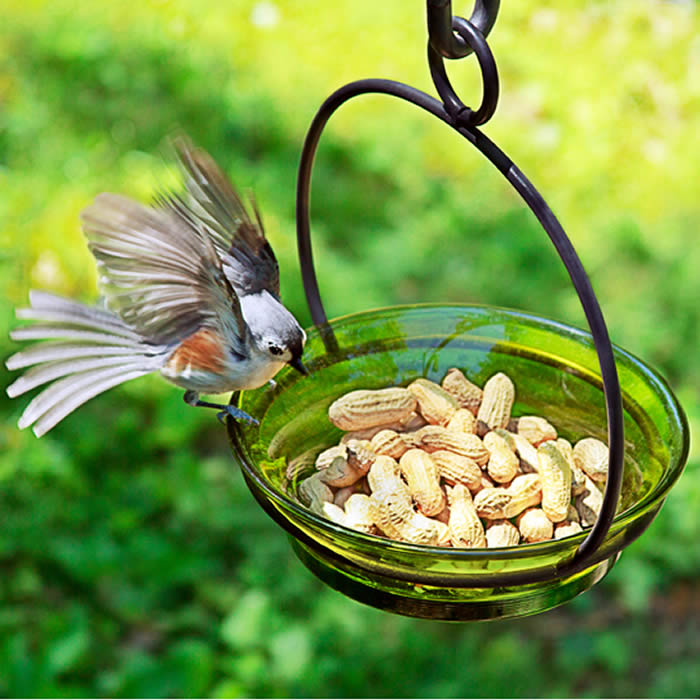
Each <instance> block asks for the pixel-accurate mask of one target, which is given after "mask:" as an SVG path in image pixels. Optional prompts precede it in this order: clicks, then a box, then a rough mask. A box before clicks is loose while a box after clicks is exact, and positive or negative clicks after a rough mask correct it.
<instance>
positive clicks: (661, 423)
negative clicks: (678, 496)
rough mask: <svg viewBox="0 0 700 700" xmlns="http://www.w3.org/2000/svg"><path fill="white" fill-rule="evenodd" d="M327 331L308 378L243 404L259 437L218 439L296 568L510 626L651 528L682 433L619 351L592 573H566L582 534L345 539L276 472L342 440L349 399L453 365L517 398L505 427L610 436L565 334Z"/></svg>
mask: <svg viewBox="0 0 700 700" xmlns="http://www.w3.org/2000/svg"><path fill="white" fill-rule="evenodd" d="M329 328H330V329H332V333H330V332H329ZM329 328H322V329H312V330H311V331H310V332H309V337H308V341H307V345H306V349H305V351H304V362H305V364H306V366H307V367H308V369H309V371H310V375H309V376H308V377H302V376H301V375H299V374H298V373H296V372H294V371H293V370H283V371H282V372H281V373H280V374H279V375H278V378H277V385H276V386H275V387H268V386H266V387H264V388H262V389H258V390H256V391H251V392H244V393H243V394H241V395H240V397H239V401H238V405H239V406H240V407H241V408H242V409H243V410H245V411H246V412H247V413H249V414H250V415H252V416H255V417H256V418H257V419H258V420H259V421H260V425H259V426H250V425H241V424H238V423H235V422H234V421H229V435H230V438H231V444H232V448H233V452H234V454H235V456H236V458H237V460H238V461H239V462H240V464H241V466H242V469H243V475H244V477H245V480H246V482H247V484H248V486H249V487H250V490H251V492H252V493H253V495H254V496H255V498H256V499H257V500H258V502H259V503H260V504H261V505H262V506H263V508H264V509H265V511H266V512H267V513H268V514H269V515H270V516H271V517H272V518H273V519H274V520H275V521H276V522H277V523H279V524H280V525H281V526H282V527H283V528H284V529H285V530H286V531H287V532H288V533H289V534H290V537H291V541H292V546H293V548H294V551H295V552H296V553H297V555H298V556H299V558H300V559H301V561H302V562H303V563H304V564H305V565H306V566H307V567H308V568H309V569H310V570H311V571H312V572H313V573H314V574H316V575H317V576H318V577H319V578H321V579H322V580H323V581H325V582H326V583H328V584H329V585H331V586H332V587H333V588H335V589H337V590H339V591H342V592H343V593H345V594H346V595H348V596H350V597H351V598H354V599H356V600H359V601H361V602H364V603H367V604H369V605H372V606H374V607H377V608H381V609H383V610H388V611H392V612H396V613H401V614H405V615H411V616H414V617H423V618H433V619H443V620H478V619H490V618H504V617H514V616H519V615H528V614H532V613H536V612H542V611H544V610H547V609H549V608H552V607H554V606H556V605H559V604H561V603H564V602H566V601H567V600H570V599H571V598H573V597H574V596H576V595H577V594H579V593H581V592H582V591H584V590H586V589H588V588H590V587H591V586H592V585H593V584H594V583H596V582H597V581H599V580H600V579H601V578H602V577H603V576H604V575H605V574H606V573H607V572H608V571H609V570H610V568H611V567H612V565H613V563H614V562H615V561H616V559H617V557H618V556H619V553H620V551H621V550H622V549H623V548H624V547H625V546H626V545H627V544H629V543H630V542H632V541H633V540H634V539H636V538H637V537H638V536H639V535H640V534H641V533H642V532H643V531H644V530H645V529H646V528H647V527H648V526H649V524H650V523H651V521H652V520H653V519H654V517H655V516H656V514H657V513H658V512H659V509H660V508H661V505H662V503H663V501H664V498H665V497H666V494H667V493H668V491H669V489H670V488H671V486H672V485H673V484H674V483H675V481H676V480H677V479H678V477H679V476H680V474H681V472H682V470H683V467H684V465H685V460H686V457H687V452H688V442H689V438H688V427H687V421H686V419H685V416H684V414H683V411H682V409H681V407H680V406H679V404H678V402H677V400H676V398H675V397H674V396H673V394H672V393H671V391H670V389H669V388H668V386H667V385H666V383H665V381H664V380H663V379H662V378H661V377H660V376H659V375H658V374H657V373H656V372H655V371H654V370H652V369H650V368H649V367H648V366H647V365H645V364H644V363H643V362H641V361H640V360H638V359H637V358H635V357H633V356H632V355H630V354H629V353H627V352H625V351H624V350H621V349H620V348H615V349H614V350H615V358H616V363H617V370H618V374H619V378H620V384H621V388H622V396H623V404H624V423H625V466H624V483H623V487H622V495H621V499H620V503H619V506H618V513H617V515H616V517H615V520H614V522H613V524H612V526H611V528H610V531H609V532H608V534H607V536H606V538H605V540H604V542H603V544H602V546H601V547H600V548H599V550H598V551H597V552H596V553H595V556H594V557H593V559H592V560H591V561H590V563H589V565H587V568H585V569H583V570H581V571H578V572H576V573H574V574H568V575H563V574H562V573H561V570H562V568H564V567H565V566H566V563H567V562H568V561H569V560H570V559H571V558H572V557H573V556H574V554H575V552H576V549H577V548H578V546H579V545H580V544H581V542H582V541H583V539H584V537H585V534H586V532H587V531H586V532H584V533H582V534H578V535H573V536H571V537H567V538H564V539H561V540H554V541H549V542H542V543H537V544H526V545H518V546H516V547H503V548H499V549H450V548H443V547H432V546H424V545H414V544H407V543H401V542H393V541H390V540H387V539H385V538H382V537H376V536H372V535H365V534H362V533H359V532H356V531H354V530H350V529H347V528H345V527H342V526H340V525H337V524H335V523H333V522H331V521H329V520H326V519H325V518H323V517H321V516H318V515H315V514H314V513H312V512H310V511H309V510H308V509H307V508H306V507H304V506H303V505H301V504H300V503H299V502H298V501H297V500H296V498H295V495H294V494H295V489H296V486H297V483H298V480H299V479H300V478H303V477H304V476H305V475H306V474H305V473H304V472H303V471H302V472H301V474H297V475H296V476H292V477H291V478H288V477H287V466H288V464H289V463H290V462H291V461H292V460H295V459H296V458H299V457H302V456H303V455H304V454H305V453H307V454H315V453H317V452H319V451H320V450H321V449H323V448H325V447H328V446H330V445H332V444H335V443H336V442H337V441H338V439H339V438H340V436H341V434H342V433H341V431H340V430H338V429H337V428H335V427H334V426H333V425H332V424H331V423H330V422H329V420H328V417H327V409H328V406H329V405H330V404H331V402H332V401H334V400H335V399H336V398H338V397H339V396H340V395H342V394H344V393H346V392H348V391H351V390H353V389H360V388H366V389H371V388H382V387H386V386H396V385H405V384H407V383H409V382H410V381H412V380H413V379H415V378H416V377H428V378H430V379H433V380H436V381H440V380H441V379H442V377H443V376H444V375H445V373H446V372H447V370H448V369H449V368H450V367H459V368H460V369H462V370H463V371H464V372H465V374H466V375H467V376H468V377H469V378H470V379H472V380H473V381H474V382H476V383H478V384H483V382H484V381H485V380H486V379H487V378H488V377H489V376H491V375H492V374H494V373H496V372H498V371H505V372H506V373H507V374H508V375H509V376H510V377H511V378H512V380H513V382H514V383H515V387H516V403H515V405H514V408H513V415H514V416H517V415H523V414H535V415H542V416H545V417H546V418H547V419H548V420H549V421H550V422H551V423H552V424H554V425H555V426H556V427H557V429H558V431H559V433H560V435H561V436H563V437H565V438H567V439H569V440H570V441H572V442H573V441H575V440H578V439H580V438H582V437H586V436H594V437H598V438H601V439H603V440H606V439H607V428H606V413H605V403H604V397H603V391H602V382H601V378H600V373H599V367H598V361H597V356H596V352H595V348H594V346H593V342H592V339H591V336H590V334H589V333H587V332H584V331H581V330H578V329H575V328H571V327H568V326H566V325H563V324H561V323H556V322H553V321H550V320H546V319H544V318H538V317H535V316H532V315H528V314H524V313H521V312H517V311H510V310H506V309H498V308H493V307H478V306H453V305H440V306H429V305H425V306H411V307H393V308H389V309H382V310H376V311H368V312H364V313H358V314H353V315H351V316H345V317H343V318H340V319H337V320H335V321H333V322H331V323H330V324H329ZM327 346H328V347H327ZM329 348H330V349H329ZM311 469H313V467H311ZM519 579H522V580H523V581H525V582H526V583H520V582H519ZM535 579H536V581H535V582H532V581H533V580H535ZM527 581H530V582H527Z"/></svg>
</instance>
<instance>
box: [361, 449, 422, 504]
mask: <svg viewBox="0 0 700 700" xmlns="http://www.w3.org/2000/svg"><path fill="white" fill-rule="evenodd" d="M367 483H368V484H369V487H370V489H371V491H372V494H373V495H375V494H379V493H382V494H384V493H399V492H401V493H405V495H406V498H408V499H409V500H410V498H411V496H410V494H409V492H408V486H406V483H405V482H404V481H403V480H402V479H401V477H400V476H399V465H398V462H397V461H396V460H395V459H392V458H391V457H387V456H386V455H380V456H379V457H377V459H375V460H374V464H372V466H371V467H370V469H369V472H368V473H367Z"/></svg>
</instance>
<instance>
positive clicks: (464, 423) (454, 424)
mask: <svg viewBox="0 0 700 700" xmlns="http://www.w3.org/2000/svg"><path fill="white" fill-rule="evenodd" d="M447 429H448V430H452V431H453V432H456V433H473V432H474V430H475V429H476V418H474V414H473V413H472V412H471V411H470V410H469V409H467V408H458V409H457V411H455V413H454V415H453V416H452V418H450V422H449V423H448V424H447Z"/></svg>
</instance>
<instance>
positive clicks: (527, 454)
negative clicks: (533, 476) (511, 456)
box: [508, 431, 539, 473]
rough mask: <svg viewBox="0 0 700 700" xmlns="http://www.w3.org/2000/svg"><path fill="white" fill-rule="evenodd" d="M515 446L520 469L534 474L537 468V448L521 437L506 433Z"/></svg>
mask: <svg viewBox="0 0 700 700" xmlns="http://www.w3.org/2000/svg"><path fill="white" fill-rule="evenodd" d="M508 435H510V436H511V438H512V440H513V443H514V445H515V452H516V453H517V455H518V457H519V459H520V469H521V470H522V471H523V472H525V473H528V472H536V471H537V469H538V467H539V460H538V458H537V448H536V447H535V446H534V445H533V444H532V443H531V442H529V441H528V440H527V439H525V438H524V437H523V436H522V435H518V434H517V433H512V432H510V431H508Z"/></svg>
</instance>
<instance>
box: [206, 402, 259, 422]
mask: <svg viewBox="0 0 700 700" xmlns="http://www.w3.org/2000/svg"><path fill="white" fill-rule="evenodd" d="M229 416H230V417H231V418H233V419H234V420H236V421H245V422H246V423H248V425H260V421H258V420H257V419H256V418H253V416H249V415H248V414H247V413H246V412H245V411H242V410H241V409H240V408H236V407H235V406H230V405H229V406H224V409H223V410H222V411H219V412H218V413H217V414H216V417H217V418H218V419H219V422H221V423H223V424H224V425H226V418H228V417H229Z"/></svg>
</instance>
